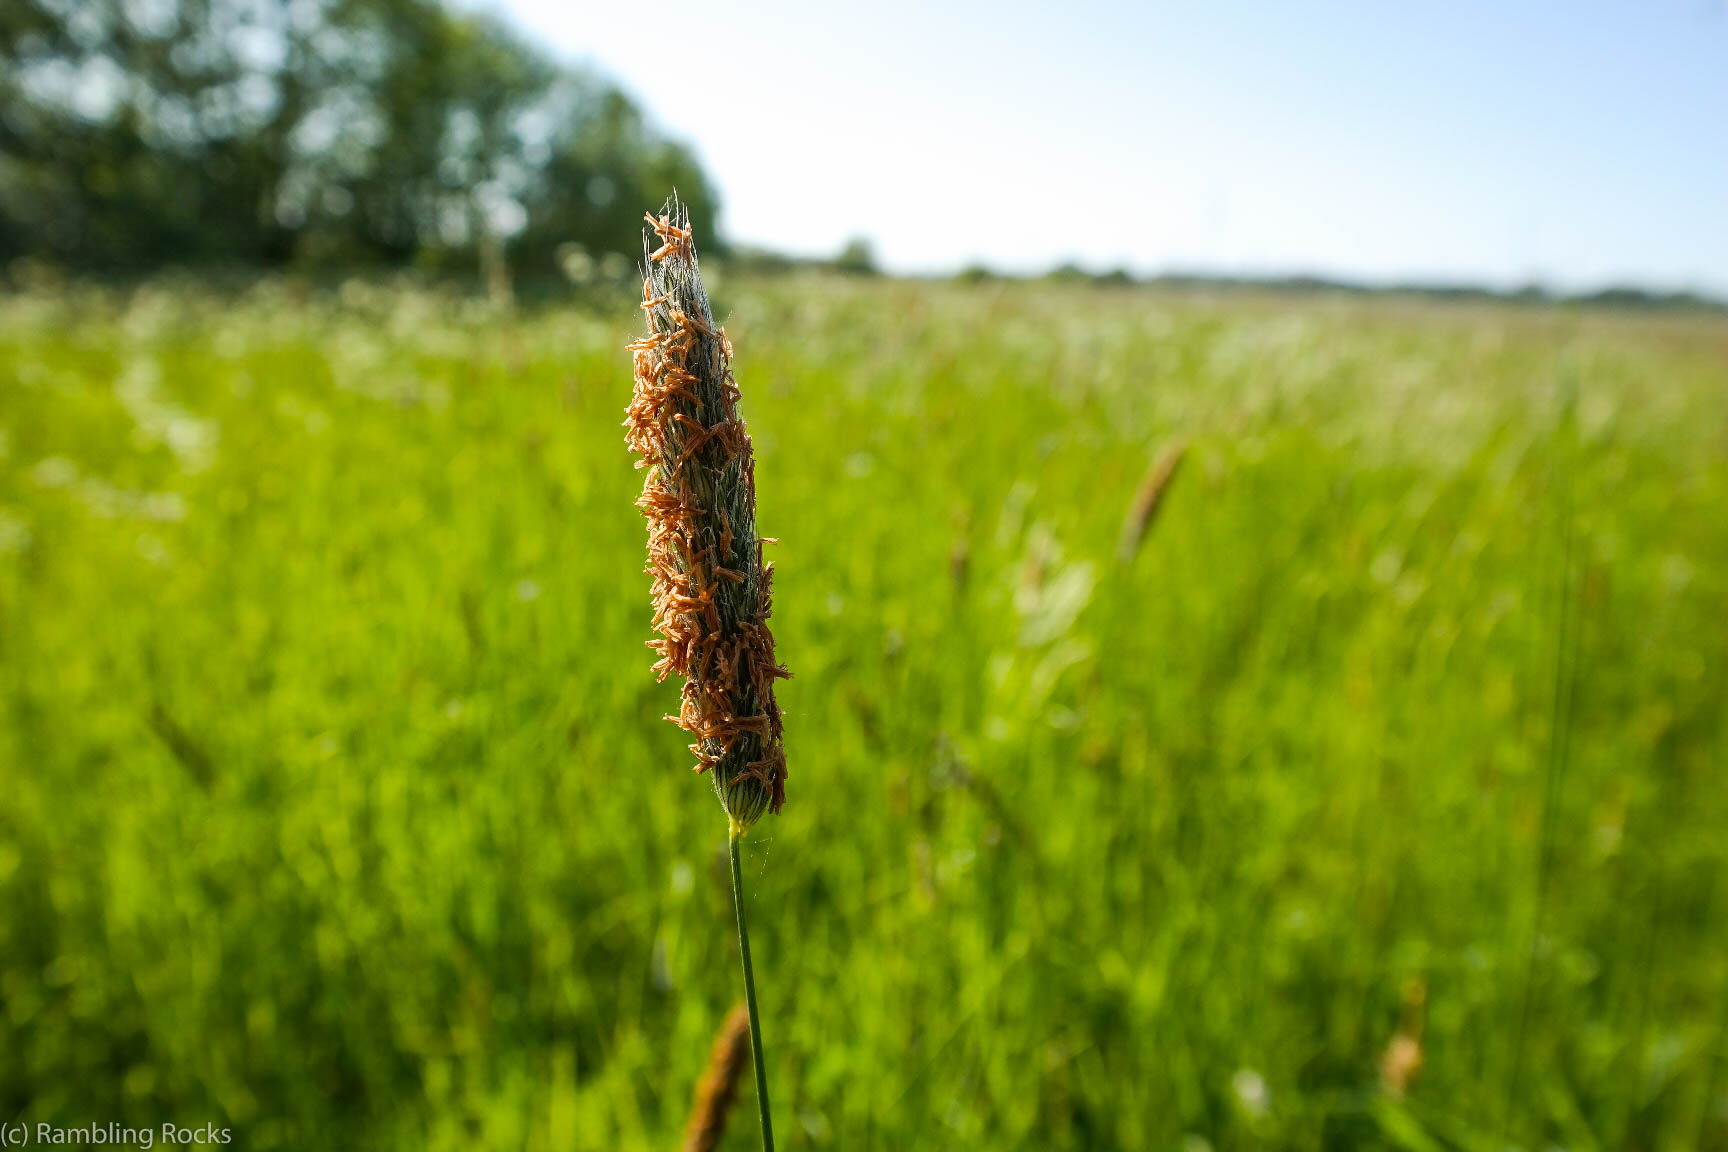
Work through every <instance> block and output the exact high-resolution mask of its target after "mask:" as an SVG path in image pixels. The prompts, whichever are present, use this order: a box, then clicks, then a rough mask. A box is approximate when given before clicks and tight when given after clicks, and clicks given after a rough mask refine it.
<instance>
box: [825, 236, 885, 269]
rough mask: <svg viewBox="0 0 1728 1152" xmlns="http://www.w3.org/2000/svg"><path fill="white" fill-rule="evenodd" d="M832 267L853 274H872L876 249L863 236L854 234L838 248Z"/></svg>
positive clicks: (874, 266) (874, 267)
mask: <svg viewBox="0 0 1728 1152" xmlns="http://www.w3.org/2000/svg"><path fill="white" fill-rule="evenodd" d="M834 269H835V271H837V272H845V273H848V274H849V275H853V276H874V275H876V274H877V269H876V249H875V248H874V247H872V246H871V244H870V241H869V240H868V239H867V238H865V237H863V236H854V237H853V238H852V239H850V240H848V241H846V243H845V245H844V246H843V247H842V248H841V249H840V254H839V255H838V256H836V257H835V258H834Z"/></svg>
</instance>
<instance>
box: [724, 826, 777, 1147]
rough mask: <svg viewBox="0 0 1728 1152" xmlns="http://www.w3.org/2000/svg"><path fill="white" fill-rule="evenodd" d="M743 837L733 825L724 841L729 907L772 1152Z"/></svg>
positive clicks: (765, 1136)
mask: <svg viewBox="0 0 1728 1152" xmlns="http://www.w3.org/2000/svg"><path fill="white" fill-rule="evenodd" d="M743 836H744V832H743V829H741V828H739V827H738V826H737V825H736V824H734V825H733V826H732V831H731V834H730V836H729V837H728V840H727V847H728V849H729V850H730V851H731V854H732V904H733V907H735V908H737V909H738V953H739V955H740V956H742V957H743V958H744V1003H745V1004H746V1005H748V1007H749V1009H750V1059H751V1062H752V1063H754V1064H755V1066H756V1110H757V1112H758V1113H759V1114H760V1115H761V1117H762V1152H774V1124H773V1122H772V1121H771V1120H769V1118H768V1069H767V1067H766V1066H764V1065H763V1063H762V1023H761V1019H760V1017H758V1016H757V1014H756V973H755V970H754V969H752V968H751V966H750V932H749V930H748V929H747V928H745V927H744V877H743V874H742V873H741V872H740V871H739V867H738V841H739V840H740V839H742V838H743Z"/></svg>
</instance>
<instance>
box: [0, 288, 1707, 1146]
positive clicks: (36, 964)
mask: <svg viewBox="0 0 1728 1152" xmlns="http://www.w3.org/2000/svg"><path fill="white" fill-rule="evenodd" d="M711 287H713V288H714V290H715V301H716V307H717V310H718V312H719V313H720V315H721V316H722V317H723V318H724V320H725V322H726V324H727V329H728V332H729V334H730V335H731V337H732V340H733V342H734V344H735V345H736V348H737V361H736V368H737V373H738V377H739V380H740V382H741V384H742V386H743V388H744V392H745V400H744V407H745V415H746V416H747V417H748V419H749V420H750V422H751V428H752V432H753V433H754V436H755V440H756V448H757V453H758V482H759V485H760V492H761V524H762V527H763V530H764V531H765V532H766V533H768V534H769V535H773V536H778V537H780V539H781V541H782V542H781V544H780V545H779V546H778V549H777V552H776V551H774V550H771V555H773V557H774V558H775V559H776V560H777V562H778V574H777V580H776V589H777V593H778V595H777V600H776V611H775V615H774V625H775V628H776V632H777V635H778V637H779V641H780V654H781V657H782V659H783V660H784V661H785V663H787V664H788V665H789V666H790V667H791V669H792V671H793V673H794V679H792V680H791V681H789V682H787V683H786V684H785V685H783V686H782V688H781V703H782V704H783V706H784V707H785V709H786V733H787V750H788V754H789V757H790V763H791V773H792V774H791V778H790V781H789V784H788V797H789V798H788V802H787V806H786V810H785V812H784V814H783V815H781V816H779V817H776V818H770V819H766V820H764V822H763V823H762V824H761V825H760V826H759V827H758V829H757V830H756V831H755V832H753V833H752V835H751V837H750V839H749V840H748V841H747V842H746V847H747V856H746V863H745V870H746V873H745V878H746V884H747V885H748V886H749V888H750V889H751V896H750V914H751V916H752V918H753V919H752V936H753V943H754V946H755V952H756V963H757V967H758V976H759V979H760V980H761V981H762V987H761V991H762V996H763V1013H764V1021H763V1031H764V1039H765V1041H766V1044H767V1049H768V1063H769V1070H770V1083H771V1086H772V1088H773V1091H774V1096H775V1099H774V1105H775V1109H776V1115H777V1121H778V1124H777V1126H778V1128H779V1129H780V1135H781V1142H782V1145H783V1146H784V1147H785V1148H811V1149H814V1148H833V1149H845V1150H853V1149H883V1150H893V1152H902V1150H916V1149H986V1150H996V1149H1026V1150H1042V1149H1082V1148H1085V1149H1092V1148H1097V1149H1114V1148H1122V1149H1139V1148H1176V1149H1184V1150H1186V1152H1203V1150H1204V1149H1206V1148H1208V1147H1209V1148H1212V1149H1216V1150H1219V1152H1222V1150H1224V1149H1237V1148H1279V1149H1282V1148H1300V1149H1318V1148H1402V1149H1410V1150H1413V1152H1418V1150H1426V1149H1444V1148H1459V1149H1471V1150H1474V1149H1482V1150H1488V1149H1494V1150H1500V1149H1505V1148H1508V1147H1515V1148H1523V1149H1531V1150H1537V1149H1547V1148H1551V1147H1558V1148H1566V1149H1578V1150H1587V1149H1622V1148H1624V1149H1700V1148H1701V1149H1724V1148H1728V1036H1725V1033H1728V716H1725V712H1728V705H1725V701H1728V319H1724V318H1722V317H1714V318H1713V317H1710V316H1707V315H1700V316H1692V317H1687V316H1677V315H1674V316H1644V317H1638V316H1631V315H1622V314H1616V313H1612V312H1606V311H1588V310H1576V309H1541V308H1535V307H1530V308H1514V307H1505V308H1490V307H1486V306H1469V305H1432V304H1418V303H1412V302H1400V301H1397V300H1378V301H1374V300H1355V301H1340V300H1331V299H1327V298H1318V297H1311V298H1301V297H1294V296H1292V297H1289V298H1283V299H1277V298H1256V297H1252V296H1247V295H1242V296H1227V297H1218V298H1210V299H1208V298H1205V297H1199V296H1177V295H1168V294H1159V293H1157V292H1153V291H1150V290H1140V291H1106V290H1098V289H1093V288H1088V287H1084V286H1080V287H1054V286H1041V285H1034V284H991V283H985V284H981V285H975V286H971V287H966V286H960V285H953V284H924V283H897V282H890V281H868V280H855V281H848V280H840V279H787V280H778V281H742V280H737V279H728V278H725V277H721V276H716V277H715V278H714V282H713V284H712V285H711ZM634 295H635V289H634V288H633V287H630V286H625V287H623V288H621V289H620V290H619V300H618V302H617V305H616V307H610V308H608V309H606V310H601V311H595V310H593V309H592V308H587V309H584V308H578V307H576V306H560V307H543V308H537V309H530V310H528V311H526V312H524V313H523V314H520V315H518V316H516V317H514V318H512V317H501V316H499V315H497V314H495V313H493V312H491V311H489V310H488V309H487V308H486V307H484V306H482V305H480V304H477V303H474V302H472V301H464V300H461V299H457V298H455V297H445V296H439V295H435V294H429V293H427V292H424V291H417V290H412V289H404V288H391V287H387V286H382V285H358V284H355V285H350V286H348V287H347V288H345V289H343V290H342V291H341V292H339V293H328V294H320V293H308V292H305V291H303V290H297V289H295V288H294V287H293V286H292V285H289V284H286V283H266V284H263V285H260V286H256V287H253V288H249V289H246V290H243V291H237V292H233V293H218V292H215V291H208V290H198V289H195V288H189V287H186V286H171V285H167V284H160V285H156V286H147V287H144V288H141V289H137V290H129V291H121V290H118V289H115V290H108V291H101V290H96V289H64V290H57V291H47V290H43V291H37V292H34V293H26V294H14V295H10V296H5V297H0V709H3V711H0V909H3V913H0V1119H4V1120H8V1121H10V1120H13V1119H14V1118H15V1119H17V1120H19V1121H23V1122H28V1123H31V1124H32V1125H33V1124H35V1123H36V1122H39V1121H48V1122H52V1123H55V1124H61V1125H71V1124H89V1123H102V1122H105V1121H110V1120H111V1121H116V1122H124V1123H128V1124H134V1125H151V1126H157V1127H159V1126H160V1124H161V1123H162V1122H163V1121H166V1120H173V1121H176V1122H179V1123H182V1124H186V1125H189V1126H190V1125H197V1124H200V1123H205V1122H213V1123H216V1124H217V1125H219V1126H227V1127H230V1128H231V1129H232V1132H233V1140H234V1143H233V1146H234V1147H237V1148H257V1149H270V1148H294V1149H300V1148H306V1149H314V1148H358V1149H366V1148H385V1149H423V1148H424V1149H473V1148H501V1149H502V1148H524V1147H526V1148H532V1149H552V1148H558V1149H620V1148H621V1149H671V1148H674V1147H676V1144H677V1140H678V1136H679V1133H680V1131H681V1129H682V1126H683V1121H684V1115H685V1111H686V1109H687V1107H688V1104H689V1099H690V1093H691V1089H692V1085H693V1083H694V1081H695V1078H696V1076H697V1074H698V1072H699V1070H700V1068H701V1065H702V1062H703V1060H704V1058H705V1056H706V1053H707V1048H708V1045H709V1042H710V1039H711V1038H712V1036H713V1034H714V1030H715V1029H716V1028H717V1027H718V1025H719V1022H720V1020H721V1017H722V1016H723V1015H724V1014H725V1012H726V1010H727V1009H728V1008H729V1007H730V1005H731V1004H732V1003H733V1002H734V1001H735V1000H736V999H737V998H738V995H739V993H738V975H737V952H736V943H735V940H734V937H733V935H732V924H731V920H730V893H729V890H728V881H727V873H726V871H725V826H724V820H723V818H722V815H721V812H720V809H719V806H718V804H717V803H716V801H715V799H714V796H713V795H712V793H711V791H710V789H709V787H708V784H707V781H706V780H705V779H702V778H698V777H696V776H694V775H693V774H692V773H691V771H690V768H689V765H690V762H691V759H690V756H689V754H688V753H687V752H686V751H685V748H684V745H685V744H686V743H687V742H688V738H687V737H686V736H685V734H684V733H682V732H680V731H679V730H678V729H677V728H676V727H674V726H673V725H671V724H668V723H665V722H663V721H662V719H661V717H662V715H663V714H664V713H667V712H670V711H674V710H675V708H676V695H677V693H676V687H675V686H674V685H673V684H670V683H668V684H656V683H655V682H654V680H653V677H652V675H651V674H650V672H649V664H650V662H651V659H652V657H651V655H650V653H649V652H648V650H647V648H645V647H644V641H645V640H647V639H648V638H649V636H650V632H649V609H648V583H647V578H646V577H645V576H644V575H643V574H642V562H643V528H642V524H641V520H640V518H639V516H638V514H637V512H636V510H635V509H634V507H633V506H632V501H633V500H634V498H635V496H636V494H637V492H638V490H639V486H640V482H641V474H640V473H638V472H635V471H633V470H632V468H631V463H630V457H629V454H628V453H627V452H626V450H625V447H624V444H623V430H622V428H621V427H620V421H621V419H622V417H623V408H624V405H625V403H626V401H627V399H628V397H629V393H630V370H629V360H628V356H627V354H626V352H625V351H624V344H625V342H626V341H627V340H628V339H630V338H631V337H632V336H634V335H635V334H636V332H637V331H638V328H639V325H640V323H641V322H640V319H639V316H638V314H637V313H636V312H635V311H634V310H633V309H632V308H631V301H632V299H633V298H634ZM1178 440H1180V441H1182V442H1185V443H1186V444H1187V445H1188V451H1187V455H1186V458H1185V460H1184V463H1183V465H1182V467H1181V469H1180V471H1179V472H1178V473H1177V474H1176V476H1175V479H1174V481H1173V482H1172V483H1171V485H1170V487H1169V488H1168V490H1167V491H1166V492H1165V494H1164V499H1163V503H1162V506H1161V508H1160V510H1159V513H1158V515H1157V517H1156V519H1155V521H1154V522H1153V523H1152V525H1151V528H1150V531H1149V532H1148V533H1147V536H1146V538H1145V540H1144V542H1143V544H1142V546H1141V547H1140V549H1139V551H1138V554H1137V555H1135V556H1133V557H1132V559H1130V560H1128V561H1126V562H1124V561H1123V560H1122V559H1121V558H1119V556H1118V539H1119V535H1120V532H1121V527H1122V522H1123V518H1124V515H1125V514H1126V512H1127V510H1128V508H1129V507H1130V505H1131V504H1132V503H1133V500H1134V497H1135V492H1136V489H1137V487H1138V486H1139V485H1140V482H1141V478H1142V476H1143V475H1144V474H1145V473H1146V471H1147V468H1148V465H1149V464H1150V462H1151V461H1152V460H1153V459H1155V458H1156V457H1157V455H1158V454H1159V453H1160V452H1161V451H1162V450H1163V449H1164V447H1165V446H1166V445H1168V444H1171V443H1174V442H1176V441H1178ZM1408 989H1425V991H1426V1011H1425V1013H1423V1014H1422V1031H1421V1038H1420V1048H1421V1052H1422V1055H1423V1057H1424V1060H1423V1066H1422V1068H1421V1072H1420V1075H1419V1076H1418V1077H1417V1078H1416V1079H1415V1080H1414V1082H1413V1083H1411V1084H1410V1085H1409V1087H1408V1091H1407V1092H1406V1093H1405V1094H1404V1095H1403V1096H1402V1097H1400V1096H1399V1095H1397V1094H1396V1093H1394V1092H1392V1091H1389V1090H1387V1088H1386V1087H1385V1086H1383V1084H1382V1079H1381V1072H1380V1065H1381V1061H1382V1054H1383V1053H1384V1052H1385V1051H1386V1049H1387V1046H1388V1044H1389V1042H1391V1040H1392V1039H1393V1036H1394V1034H1395V1033H1396V1032H1397V1031H1398V1030H1399V1028H1400V1019H1401V1016H1402V1017H1406V1018H1408V1017H1410V1016H1411V1015H1412V1012H1411V1010H1410V1009H1407V1008H1404V1007H1401V1004H1402V1002H1403V1001H1404V999H1405V998H1406V995H1407V990H1408ZM1405 1027H1406V1028H1409V1027H1410V1024H1409V1020H1408V1019H1407V1020H1406V1024H1405ZM750 1100H751V1094H750V1089H749V1088H748V1086H746V1088H745V1089H744V1092H743V1098H742V1099H741V1101H740V1109H739V1112H738V1114H737V1115H736V1116H735V1119H734V1124H733V1129H732V1132H731V1133H730V1136H729V1139H728V1145H727V1146H728V1148H731V1149H747V1148H749V1147H751V1146H753V1144H754V1142H755V1140H756V1135H755V1121H754V1116H753V1115H751V1108H750Z"/></svg>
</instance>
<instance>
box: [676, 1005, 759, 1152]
mask: <svg viewBox="0 0 1728 1152" xmlns="http://www.w3.org/2000/svg"><path fill="white" fill-rule="evenodd" d="M749 1050H750V1013H749V1012H748V1011H747V1010H746V1009H745V1007H744V1005H742V1004H739V1005H736V1006H735V1007H734V1008H733V1009H732V1011H730V1012H728V1013H727V1014H726V1019H725V1020H724V1021H723V1022H722V1023H721V1025H720V1034H719V1035H718V1036H716V1037H714V1047H713V1048H711V1049H710V1050H709V1052H708V1067H706V1068H704V1069H703V1070H702V1078H701V1079H700V1080H698V1081H696V1099H695V1100H694V1101H693V1102H692V1103H691V1105H690V1122H689V1123H688V1124H686V1125H685V1126H684V1152H714V1149H716V1148H718V1147H720V1138H721V1137H722V1136H724V1135H725V1134H726V1116H727V1114H728V1113H729V1112H731V1110H732V1101H733V1100H734V1099H736V1098H737V1096H738V1082H739V1080H741V1079H742V1078H743V1075H744V1057H745V1054H746V1053H748V1052H749Z"/></svg>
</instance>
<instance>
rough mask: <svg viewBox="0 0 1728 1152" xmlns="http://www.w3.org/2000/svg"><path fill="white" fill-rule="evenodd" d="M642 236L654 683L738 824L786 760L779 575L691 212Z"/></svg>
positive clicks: (754, 811)
mask: <svg viewBox="0 0 1728 1152" xmlns="http://www.w3.org/2000/svg"><path fill="white" fill-rule="evenodd" d="M647 220H648V224H649V229H648V230H645V231H644V232H643V288H642V291H643V300H642V310H643V311H644V312H645V313H647V316H648V333H647V335H645V336H643V337H642V338H641V339H640V340H637V341H636V342H635V343H633V344H631V345H630V350H631V352H632V353H634V357H635V370H636V388H635V394H634V396H633V397H632V399H631V402H630V408H629V411H628V413H627V414H626V419H625V421H624V426H625V428H626V429H627V434H626V436H625V439H626V441H627V442H628V444H629V445H630V447H631V448H632V449H633V450H634V451H635V452H636V453H637V455H638V456H640V457H641V459H640V460H638V462H637V465H636V466H637V467H638V468H645V469H646V470H647V477H646V479H645V480H644V482H643V485H642V497H641V499H639V500H638V501H637V502H636V504H637V507H639V508H641V509H642V514H643V515H644V516H645V517H647V520H648V573H649V575H650V576H652V577H653V592H654V628H655V630H656V631H657V632H659V634H660V635H659V638H658V639H655V640H653V641H650V642H649V647H651V648H653V649H654V650H655V651H656V652H658V653H659V655H660V659H659V661H658V662H657V663H656V664H655V665H654V671H655V672H656V673H658V675H659V677H660V679H662V680H664V679H665V678H666V677H667V676H670V675H672V674H673V673H677V674H678V675H680V676H683V677H684V678H685V679H684V689H683V697H682V702H681V704H680V707H679V710H678V715H676V716H668V717H667V719H668V720H672V721H673V722H675V723H677V724H678V725H680V726H681V727H683V728H684V729H685V730H686V731H688V732H690V733H691V734H692V735H693V736H695V737H696V742H695V743H694V744H692V745H691V746H690V750H691V751H692V752H694V753H695V755H696V771H698V772H707V771H710V770H712V772H713V778H714V791H715V793H716V794H717V795H718V796H719V797H720V804H721V806H722V807H724V808H725V810H726V814H727V816H728V817H729V819H730V821H731V826H732V828H733V829H734V830H735V831H736V832H739V833H742V832H743V831H745V830H747V829H748V828H749V827H750V826H751V825H752V824H754V823H755V822H756V821H757V820H758V819H760V818H761V816H762V814H763V813H764V812H778V811H780V806H781V804H782V803H784V802H785V798H786V795H785V780H786V754H785V751H784V749H783V748H782V745H781V732H780V708H779V706H778V705H777V704H776V703H775V701H774V681H775V680H778V679H783V678H785V677H786V676H787V675H789V673H788V672H787V671H786V670H785V669H784V668H782V667H781V666H780V665H779V664H778V663H777V662H776V660H775V658H774V636H773V634H772V633H771V632H770V631H769V630H768V614H769V611H770V586H771V582H772V576H773V566H772V565H771V564H769V563H767V562H766V561H765V560H764V558H763V555H762V547H763V545H764V544H768V543H772V541H770V540H763V539H762V538H761V537H759V536H758V535H757V532H756V466H755V460H754V457H753V454H752V452H751V447H750V437H749V435H748V433H746V431H745V429H744V421H743V420H742V419H741V418H740V417H739V414H738V400H739V392H738V384H737V382H736V381H735V380H734V379H733V377H732V368H731V364H732V345H731V343H730V342H729V341H728V340H727V339H726V333H725V332H724V331H722V330H721V329H720V327H719V326H718V325H717V324H715V323H714V314H713V311H712V309H711V308H710V306H709V303H708V293H707V292H706V291H705V290H704V289H703V287H702V274H701V272H700V270H699V269H698V267H697V264H696V247H695V244H694V241H693V238H692V236H691V231H690V214H689V211H688V210H687V209H686V208H685V207H684V206H683V205H681V204H680V203H679V202H678V198H677V196H676V195H674V196H673V197H672V198H671V199H670V200H668V201H667V202H666V204H665V206H664V207H663V208H662V209H661V213H660V215H659V216H654V215H652V214H650V215H649V216H648V217H647Z"/></svg>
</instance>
